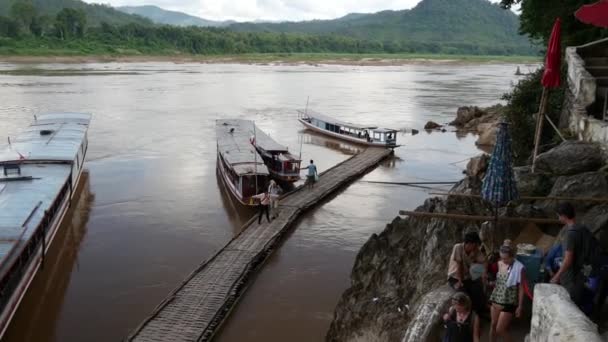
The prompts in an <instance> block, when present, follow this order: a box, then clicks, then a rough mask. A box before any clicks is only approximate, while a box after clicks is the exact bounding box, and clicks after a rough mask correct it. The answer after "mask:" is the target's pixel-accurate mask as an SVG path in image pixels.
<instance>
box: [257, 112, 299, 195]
mask: <svg viewBox="0 0 608 342" xmlns="http://www.w3.org/2000/svg"><path fill="white" fill-rule="evenodd" d="M251 124H252V125H255V123H253V122H252V123H251ZM254 132H255V137H254V146H255V148H256V150H257V151H258V153H259V154H260V156H261V157H262V159H263V160H264V164H266V166H267V167H268V170H269V171H270V175H271V176H272V178H274V179H276V180H278V181H281V182H287V183H293V182H297V181H299V180H300V163H301V162H302V161H301V160H300V159H299V158H296V157H295V156H294V155H292V154H291V153H290V152H289V149H288V148H287V146H283V145H281V144H279V143H277V142H276V141H275V140H274V139H272V138H271V137H270V136H269V135H267V134H266V133H264V131H262V130H260V129H259V128H257V126H256V127H255V131H254Z"/></svg>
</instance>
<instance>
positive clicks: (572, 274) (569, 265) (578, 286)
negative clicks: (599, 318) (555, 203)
mask: <svg viewBox="0 0 608 342" xmlns="http://www.w3.org/2000/svg"><path fill="white" fill-rule="evenodd" d="M557 214H558V215H559V220H560V222H562V223H563V224H564V225H565V226H566V228H565V229H566V231H565V233H564V235H563V237H562V250H563V253H564V259H563V261H562V265H561V267H560V269H559V271H557V272H556V273H555V275H554V276H553V278H551V283H552V284H561V285H562V286H563V287H564V288H565V289H566V290H567V291H568V293H569V294H570V297H571V298H572V300H573V301H574V303H576V304H577V305H579V306H580V305H581V304H582V300H583V298H582V297H583V291H584V288H585V280H584V275H583V270H582V269H581V268H582V262H583V260H582V258H583V248H584V247H583V244H584V241H583V237H584V236H585V234H584V232H583V229H587V227H585V226H582V225H579V224H577V223H576V213H575V211H574V207H573V206H572V204H570V203H562V204H560V205H559V207H558V209H557Z"/></svg>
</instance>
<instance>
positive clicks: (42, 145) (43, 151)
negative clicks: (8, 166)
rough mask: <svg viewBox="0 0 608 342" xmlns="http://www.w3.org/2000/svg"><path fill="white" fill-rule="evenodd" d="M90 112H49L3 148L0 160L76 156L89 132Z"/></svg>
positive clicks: (50, 159)
mask: <svg viewBox="0 0 608 342" xmlns="http://www.w3.org/2000/svg"><path fill="white" fill-rule="evenodd" d="M90 122H91V114H81V113H49V114H40V115H36V116H35V120H34V122H33V123H32V124H31V125H30V126H29V127H28V128H26V129H25V130H24V131H23V132H22V133H21V134H19V135H18V136H17V137H11V138H9V139H10V144H7V146H6V147H5V148H4V149H2V150H0V163H4V162H11V161H18V160H20V159H25V160H26V161H36V160H45V161H66V162H71V161H73V160H74V158H75V157H76V154H77V153H78V149H79V148H80V145H81V144H82V139H83V137H84V136H85V134H86V131H87V129H88V126H89V123H90Z"/></svg>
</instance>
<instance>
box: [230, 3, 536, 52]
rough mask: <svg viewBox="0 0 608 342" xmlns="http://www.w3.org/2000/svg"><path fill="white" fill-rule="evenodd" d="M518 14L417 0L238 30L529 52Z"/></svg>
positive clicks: (408, 48) (409, 46) (393, 46)
mask: <svg viewBox="0 0 608 342" xmlns="http://www.w3.org/2000/svg"><path fill="white" fill-rule="evenodd" d="M518 26H519V19H518V17H517V16H516V15H515V14H514V13H512V12H510V11H504V10H502V9H501V8H500V7H499V6H498V5H495V4H492V3H490V2H489V1H486V0H423V1H421V2H420V3H419V4H418V5H417V6H416V7H415V8H413V9H412V10H404V11H383V12H379V13H375V14H352V15H348V16H345V17H343V18H340V19H335V20H313V21H307V22H285V23H275V24H270V23H262V24H253V23H243V24H234V25H231V26H230V28H232V29H234V30H237V31H242V32H285V33H308V34H327V33H332V34H338V35H344V36H349V37H353V38H356V39H362V40H370V41H379V42H390V48H389V49H387V51H389V50H390V51H396V52H414V51H415V52H430V53H446V54H450V53H453V54H457V53H460V54H473V55H484V54H493V55H516V54H519V55H535V54H537V53H538V49H537V48H536V47H535V46H533V45H532V44H530V42H529V41H528V40H527V39H526V38H525V37H522V36H520V35H519V34H518Z"/></svg>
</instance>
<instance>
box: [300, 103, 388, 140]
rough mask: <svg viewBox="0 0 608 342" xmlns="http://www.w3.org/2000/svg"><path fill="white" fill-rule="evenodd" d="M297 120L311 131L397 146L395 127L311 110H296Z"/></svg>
mask: <svg viewBox="0 0 608 342" xmlns="http://www.w3.org/2000/svg"><path fill="white" fill-rule="evenodd" d="M298 121H300V123H302V124H303V125H304V126H306V128H308V129H310V130H312V131H315V132H319V133H323V134H325V135H328V136H330V137H334V138H338V139H342V140H346V141H349V142H352V143H356V144H360V145H365V146H372V147H387V148H395V147H398V146H399V145H397V133H398V131H397V130H395V129H390V128H380V127H377V126H365V125H357V124H353V123H350V122H345V121H340V120H336V119H334V118H331V117H328V116H325V115H323V114H320V113H317V112H314V111H311V110H306V111H298Z"/></svg>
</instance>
